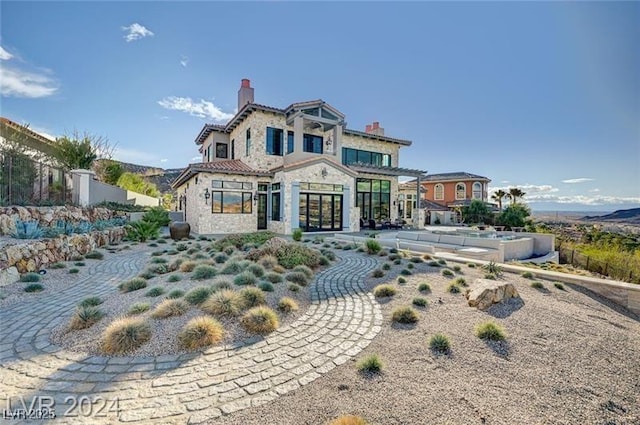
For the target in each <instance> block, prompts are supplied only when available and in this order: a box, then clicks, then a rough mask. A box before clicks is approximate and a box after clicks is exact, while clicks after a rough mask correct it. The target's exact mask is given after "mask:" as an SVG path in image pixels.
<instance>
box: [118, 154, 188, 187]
mask: <svg viewBox="0 0 640 425" xmlns="http://www.w3.org/2000/svg"><path fill="white" fill-rule="evenodd" d="M115 162H117V163H119V164H120V166H121V167H122V169H123V170H124V171H126V172H129V173H134V174H140V175H141V176H143V177H144V179H145V180H147V181H148V182H150V183H153V184H155V185H156V187H157V188H158V190H159V191H160V192H162V193H170V192H172V189H171V182H173V181H174V180H175V179H176V178H177V177H178V176H179V175H180V173H181V172H182V170H184V168H170V169H167V170H165V169H164V168H158V167H148V166H146V165H138V164H131V163H129V162H122V161H115Z"/></svg>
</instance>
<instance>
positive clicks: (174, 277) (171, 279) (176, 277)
mask: <svg viewBox="0 0 640 425" xmlns="http://www.w3.org/2000/svg"><path fill="white" fill-rule="evenodd" d="M181 280H182V276H180V275H178V274H172V275H171V276H169V278H168V279H167V282H180V281H181Z"/></svg>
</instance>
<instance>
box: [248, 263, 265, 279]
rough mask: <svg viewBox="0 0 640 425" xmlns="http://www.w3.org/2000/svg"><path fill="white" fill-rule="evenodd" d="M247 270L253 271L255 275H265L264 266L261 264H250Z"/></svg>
mask: <svg viewBox="0 0 640 425" xmlns="http://www.w3.org/2000/svg"><path fill="white" fill-rule="evenodd" d="M247 271H248V272H251V273H253V275H254V276H255V277H262V276H264V267H262V266H261V265H260V264H250V265H249V266H248V267H247Z"/></svg>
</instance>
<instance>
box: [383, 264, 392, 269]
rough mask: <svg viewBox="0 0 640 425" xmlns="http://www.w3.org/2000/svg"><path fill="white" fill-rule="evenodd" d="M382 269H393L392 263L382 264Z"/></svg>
mask: <svg viewBox="0 0 640 425" xmlns="http://www.w3.org/2000/svg"><path fill="white" fill-rule="evenodd" d="M382 270H391V264H389V263H384V264H383V265H382Z"/></svg>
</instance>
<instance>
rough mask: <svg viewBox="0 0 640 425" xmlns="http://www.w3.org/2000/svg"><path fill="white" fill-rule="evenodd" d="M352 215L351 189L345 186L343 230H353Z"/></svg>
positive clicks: (343, 193)
mask: <svg viewBox="0 0 640 425" xmlns="http://www.w3.org/2000/svg"><path fill="white" fill-rule="evenodd" d="M350 214H351V188H350V187H349V186H344V188H343V191H342V230H346V231H347V232H348V231H350V230H351V223H350V220H349V216H350Z"/></svg>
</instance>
